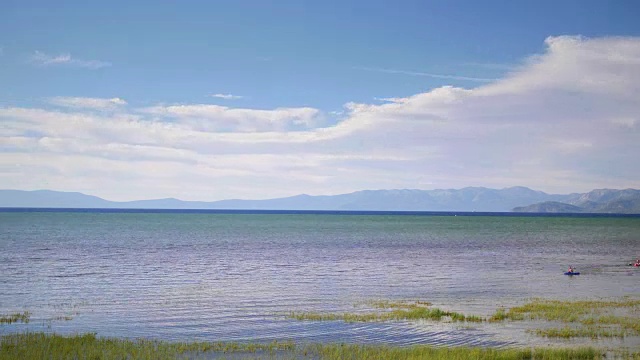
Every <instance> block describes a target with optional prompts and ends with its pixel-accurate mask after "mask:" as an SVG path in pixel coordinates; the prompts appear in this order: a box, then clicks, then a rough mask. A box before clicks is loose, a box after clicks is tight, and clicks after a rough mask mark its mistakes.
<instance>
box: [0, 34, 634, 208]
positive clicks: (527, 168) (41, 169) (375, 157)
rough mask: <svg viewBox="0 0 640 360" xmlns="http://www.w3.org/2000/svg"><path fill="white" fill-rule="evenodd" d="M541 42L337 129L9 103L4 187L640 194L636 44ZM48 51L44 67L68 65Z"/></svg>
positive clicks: (132, 109)
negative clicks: (489, 71)
mask: <svg viewBox="0 0 640 360" xmlns="http://www.w3.org/2000/svg"><path fill="white" fill-rule="evenodd" d="M544 45H545V51H544V52H543V53H542V54H538V55H533V56H531V57H530V58H528V59H525V60H524V61H523V62H522V64H521V65H520V66H518V67H515V68H514V69H512V70H511V72H510V73H508V74H507V76H505V77H504V78H502V79H497V80H495V81H492V82H488V83H480V85H479V86H478V87H475V88H471V89H465V88H459V87H452V86H444V87H439V88H434V89H431V90H429V91H426V92H424V93H419V94H415V95H413V96H409V97H394V98H387V99H384V100H385V102H384V103H380V101H378V100H376V99H371V103H347V104H345V106H344V112H343V114H342V115H341V117H340V118H339V119H332V118H331V114H328V113H325V112H323V111H321V110H319V109H316V108H313V107H282V108H274V109H254V108H240V107H228V106H219V105H211V104H155V105H151V106H135V105H132V104H130V103H129V102H131V101H133V100H134V99H122V98H120V97H119V96H117V95H118V94H114V97H111V98H91V97H81V96H78V97H53V98H49V99H47V100H46V101H44V102H43V104H42V106H38V107H24V106H23V107H20V106H4V107H0V124H1V126H0V144H1V145H0V146H1V148H2V152H1V153H0V167H1V168H2V169H3V171H2V176H1V177H0V188H5V189H25V190H30V189H42V188H48V189H55V190H62V191H81V192H84V193H90V194H94V195H98V196H101V197H104V198H107V199H111V200H130V199H140V198H159V197H176V198H181V199H185V200H207V201H210V200H217V199H226V198H253V199H260V198H273V197H280V196H287V195H293V194H298V193H313V194H318V195H319V194H338V193H345V192H350V191H356V190H362V189H382V188H422V189H434V188H461V187H465V186H486V187H494V188H502V187H509V186H513V185H516V184H517V185H525V186H528V187H531V188H536V189H541V190H544V191H547V192H553V193H567V192H573V191H578V192H579V191H588V190H591V189H594V188H603V187H610V188H639V187H640V167H638V166H637V162H638V155H640V119H639V117H640V115H639V114H640V38H623V37H608V38H594V39H588V38H583V37H577V36H559V37H549V38H547V39H546V40H545V44H544ZM45 55H46V54H41V56H40V57H41V59H40V60H39V61H41V62H44V61H45V60H46V61H48V62H49V63H48V64H51V65H52V64H58V63H64V62H70V61H72V59H71V58H70V57H69V59H66V58H63V57H50V56H48V55H47V56H46V57H45ZM65 59H66V60H65ZM43 65H44V64H43ZM309 86H313V84H309ZM218 95H220V94H218ZM223 99H224V98H223Z"/></svg>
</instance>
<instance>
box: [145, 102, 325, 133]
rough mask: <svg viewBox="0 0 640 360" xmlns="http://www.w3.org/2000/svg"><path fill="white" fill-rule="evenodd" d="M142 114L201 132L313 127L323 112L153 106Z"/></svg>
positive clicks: (213, 106) (200, 106) (196, 106)
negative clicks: (171, 120)
mask: <svg viewBox="0 0 640 360" xmlns="http://www.w3.org/2000/svg"><path fill="white" fill-rule="evenodd" d="M140 111H141V112H142V113H145V114H149V115H155V116H158V117H160V118H170V119H175V120H177V121H179V123H181V124H183V125H188V127H189V128H192V129H194V130H201V131H207V132H209V131H227V132H228V131H237V132H266V131H285V130H292V129H303V128H310V127H312V126H314V124H315V123H316V122H317V121H318V117H319V115H320V112H319V110H318V109H313V108H309V107H301V108H277V109H273V110H257V109H243V108H229V107H226V106H219V105H207V104H193V105H171V106H162V105H158V106H153V107H149V108H145V109H141V110H140Z"/></svg>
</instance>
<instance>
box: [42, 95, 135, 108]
mask: <svg viewBox="0 0 640 360" xmlns="http://www.w3.org/2000/svg"><path fill="white" fill-rule="evenodd" d="M47 102H48V103H50V104H53V105H57V106H62V107H68V108H75V109H95V110H109V109H115V108H117V107H120V106H124V105H127V102H126V101H124V100H123V99H120V98H111V99H104V98H90V97H68V96H56V97H52V98H49V99H47Z"/></svg>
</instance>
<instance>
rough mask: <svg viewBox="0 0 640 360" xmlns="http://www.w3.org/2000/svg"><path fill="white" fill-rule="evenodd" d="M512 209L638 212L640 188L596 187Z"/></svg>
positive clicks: (639, 208) (612, 212)
mask: <svg viewBox="0 0 640 360" xmlns="http://www.w3.org/2000/svg"><path fill="white" fill-rule="evenodd" d="M513 211H516V212H572V213H609V214H640V190H635V189H624V190H614V189H596V190H593V191H590V192H588V193H584V194H571V195H568V196H567V197H566V198H565V199H564V200H563V201H562V202H561V203H559V202H542V203H536V204H532V205H529V206H524V207H516V208H514V209H513Z"/></svg>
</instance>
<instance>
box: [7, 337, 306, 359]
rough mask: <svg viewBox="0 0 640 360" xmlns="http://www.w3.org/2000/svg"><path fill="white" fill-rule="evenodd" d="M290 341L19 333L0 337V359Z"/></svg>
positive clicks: (219, 349)
mask: <svg viewBox="0 0 640 360" xmlns="http://www.w3.org/2000/svg"><path fill="white" fill-rule="evenodd" d="M294 349H295V345H294V344H293V343H291V342H277V341H274V342H271V343H266V344H262V343H225V342H165V341H157V340H145V339H138V340H129V339H114V338H99V337H97V336H96V334H94V333H88V334H82V335H73V336H61V335H57V334H45V333H21V334H11V335H5V336H2V337H0V359H1V360H5V359H49V358H55V359H141V360H146V359H149V360H151V359H154V360H155V359H176V358H180V357H183V358H184V357H186V358H189V357H192V356H197V355H198V354H203V353H210V352H213V353H223V354H226V353H251V354H255V353H260V352H264V353H275V352H277V351H292V350H294Z"/></svg>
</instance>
